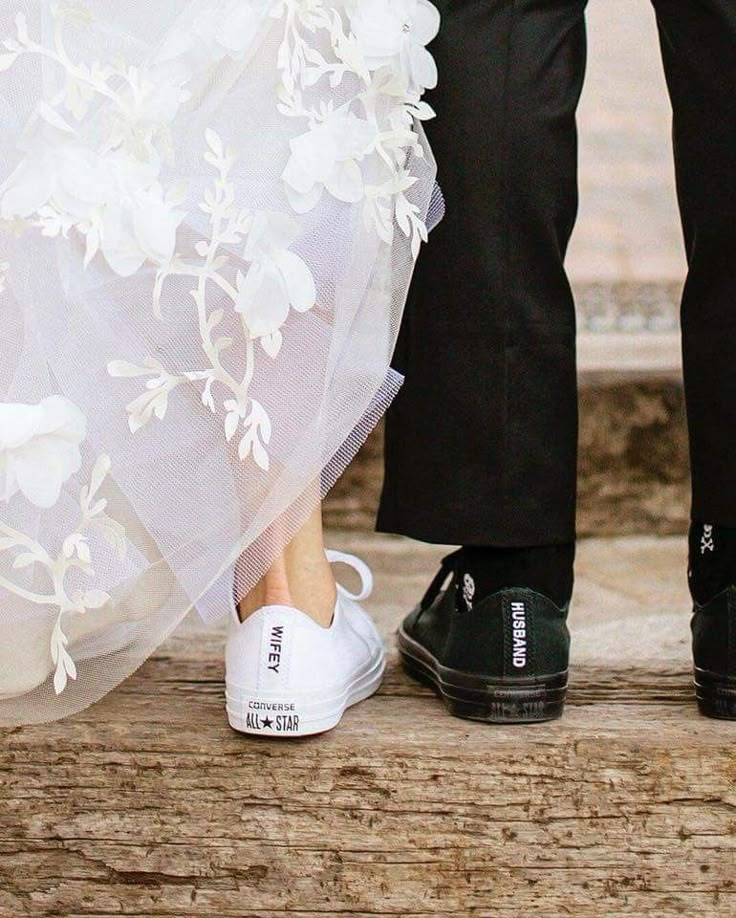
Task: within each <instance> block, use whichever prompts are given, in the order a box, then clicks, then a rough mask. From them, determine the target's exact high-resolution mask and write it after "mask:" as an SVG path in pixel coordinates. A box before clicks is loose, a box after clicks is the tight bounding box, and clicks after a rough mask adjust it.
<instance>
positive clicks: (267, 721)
mask: <svg viewBox="0 0 736 918" xmlns="http://www.w3.org/2000/svg"><path fill="white" fill-rule="evenodd" d="M261 726H262V727H273V721H272V720H271V718H270V717H264V718H263V723H262V724H261Z"/></svg>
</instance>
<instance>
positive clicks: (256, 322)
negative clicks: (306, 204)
mask: <svg viewBox="0 0 736 918" xmlns="http://www.w3.org/2000/svg"><path fill="white" fill-rule="evenodd" d="M299 232H300V228H299V224H298V223H297V222H296V220H294V219H293V218H292V217H289V216H287V215H285V214H279V213H266V212H261V213H259V214H257V215H256V216H255V218H254V220H253V226H252V228H251V231H250V233H249V235H248V242H247V245H246V248H245V254H244V258H245V260H246V261H249V262H251V266H250V268H249V270H248V273H247V274H246V275H245V276H244V275H243V274H242V272H238V277H237V288H238V299H237V302H236V304H235V308H236V310H237V311H238V312H239V313H241V314H242V315H243V317H244V319H245V322H246V325H247V326H248V329H249V331H250V333H251V335H252V336H253V337H254V338H264V337H267V336H269V335H274V334H275V333H276V332H278V330H279V329H280V328H281V326H282V325H283V324H284V322H285V321H286V318H287V316H288V314H289V308H290V307H293V308H294V309H295V310H296V311H297V312H306V311H307V310H309V309H311V308H312V307H313V306H314V304H315V302H316V299H317V291H316V287H315V283H314V278H313V277H312V272H311V271H310V270H309V267H308V266H307V264H306V262H305V261H304V259H302V258H300V257H299V256H298V255H296V254H294V252H289V251H288V249H289V246H291V245H292V243H293V242H294V241H295V240H296V239H297V237H298V236H299Z"/></svg>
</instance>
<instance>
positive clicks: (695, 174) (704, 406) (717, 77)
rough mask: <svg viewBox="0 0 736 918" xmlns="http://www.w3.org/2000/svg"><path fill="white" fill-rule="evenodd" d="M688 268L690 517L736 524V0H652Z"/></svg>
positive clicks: (685, 336) (685, 305)
mask: <svg viewBox="0 0 736 918" xmlns="http://www.w3.org/2000/svg"><path fill="white" fill-rule="evenodd" d="M654 6H655V8H656V11H657V19H658V23H659V29H660V39H661V45H662V54H663V59H664V65H665V72H666V76H667V83H668V86H669V91H670V97H671V100H672V107H673V111H674V130H673V136H674V146H675V162H676V168H677V189H678V196H679V201H680V211H681V214H682V224H683V229H684V234H685V244H686V248H687V258H688V265H689V273H688V278H687V283H686V285H685V293H684V297H683V302H682V336H683V357H684V370H685V396H686V402H687V414H688V426H689V431H690V454H691V467H692V479H693V502H692V514H693V519H696V520H701V521H704V522H706V523H711V524H720V525H723V526H729V527H736V487H735V486H734V484H735V480H736V2H734V0H655V3H654Z"/></svg>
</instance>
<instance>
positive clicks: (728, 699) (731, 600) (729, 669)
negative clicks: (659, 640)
mask: <svg viewBox="0 0 736 918" xmlns="http://www.w3.org/2000/svg"><path fill="white" fill-rule="evenodd" d="M692 633H693V659H694V662H695V697H696V698H697V700H698V707H699V708H700V712H701V713H702V714H705V715H706V716H707V717H719V718H722V719H725V720H736V586H729V587H726V589H725V590H723V591H722V592H721V593H719V594H718V595H717V596H715V597H714V598H713V599H711V600H710V601H709V602H706V603H703V604H702V605H700V604H699V603H698V602H696V603H695V606H694V609H693V618H692Z"/></svg>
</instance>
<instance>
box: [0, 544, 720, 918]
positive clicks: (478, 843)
mask: <svg viewBox="0 0 736 918" xmlns="http://www.w3.org/2000/svg"><path fill="white" fill-rule="evenodd" d="M341 544H342V547H346V548H353V549H354V548H357V549H358V550H361V551H362V552H363V554H367V555H368V556H369V560H371V562H372V563H373V565H374V567H375V568H376V569H377V572H378V574H379V577H380V581H379V590H378V593H377V596H376V601H375V603H374V605H373V610H374V611H375V612H376V614H377V616H378V618H379V620H380V622H381V624H382V627H383V628H384V631H385V632H386V633H387V634H388V633H390V632H391V631H392V630H393V628H394V627H395V624H396V622H397V620H398V618H399V617H400V614H401V611H402V606H404V605H405V604H407V603H408V602H409V600H410V597H413V596H414V595H415V594H416V593H418V592H419V589H420V585H421V584H422V583H423V582H424V581H425V580H426V579H427V575H428V574H429V572H430V571H431V567H432V564H433V563H434V560H435V559H436V557H437V554H438V552H437V551H435V550H432V549H423V550H409V549H408V548H407V546H406V544H405V543H403V542H400V541H392V540H382V541H380V542H378V543H375V544H374V547H373V548H370V549H369V544H370V543H368V542H365V541H364V540H361V539H356V538H355V537H353V538H347V539H346V538H343V539H342V540H341ZM682 561H683V557H682V546H681V544H680V543H679V542H676V543H674V542H671V541H662V540H659V541H651V542H647V541H643V540H636V541H632V540H626V541H619V542H596V543H589V544H587V545H584V546H583V547H582V549H581V552H580V559H579V565H578V577H579V589H578V603H577V607H576V611H575V615H574V618H573V630H574V632H575V637H576V639H577V640H576V654H575V665H576V673H575V679H574V685H573V688H572V690H571V697H570V704H569V707H568V711H567V713H566V716H565V718H564V719H563V720H562V721H561V722H557V723H553V724H547V725H540V726H535V727H521V728H519V727H517V728H494V727H485V726H478V725H473V724H469V723H467V722H464V721H460V720H455V719H452V718H450V717H448V716H447V715H446V714H445V713H444V710H443V709H442V707H441V706H440V705H439V703H438V702H437V701H436V700H435V698H434V697H433V696H432V695H430V694H429V693H428V692H426V691H425V690H423V689H421V688H418V687H417V686H415V684H414V683H412V682H410V681H409V680H408V679H407V678H406V677H405V676H404V675H403V674H402V673H401V672H400V671H399V670H398V668H397V667H396V666H395V665H393V666H392V667H391V669H390V670H389V673H388V677H387V679H386V682H385V685H384V687H383V690H382V692H381V693H380V695H379V696H377V697H375V698H374V699H371V700H370V701H368V702H366V703H365V704H363V705H361V706H359V707H358V708H356V709H355V710H354V711H352V712H350V713H349V714H348V715H347V716H346V718H345V720H344V722H343V724H342V726H341V728H340V729H338V730H336V731H334V732H333V733H331V734H329V735H327V736H324V737H321V738H317V739H312V740H304V741H300V742H291V743H283V742H281V743H280V742H276V741H269V740H251V739H246V738H244V737H241V736H238V735H237V734H235V733H232V732H231V731H230V730H229V728H228V726H227V723H226V721H225V718H224V713H223V706H222V684H221V682H222V664H221V662H220V655H221V638H220V637H219V636H218V635H217V634H214V635H213V634H206V635H204V634H201V633H198V632H196V631H190V633H189V634H188V635H186V634H184V635H181V636H179V637H175V638H174V639H173V641H171V642H170V643H169V644H168V645H167V647H166V648H164V649H163V650H162V651H161V652H160V653H159V654H158V656H157V657H156V658H155V659H153V660H152V661H150V662H149V663H148V664H147V665H146V666H145V667H144V668H143V669H142V670H141V671H140V672H139V673H138V674H137V675H136V676H135V677H133V678H132V679H130V680H129V681H128V683H127V684H126V685H124V686H122V687H121V688H120V689H119V690H118V691H116V692H114V693H113V694H112V695H111V696H109V697H108V698H107V699H106V700H105V701H103V702H102V703H100V704H98V705H97V706H95V707H93V708H92V709H90V710H89V711H87V712H84V713H83V714H81V715H79V716H77V717H76V718H74V719H73V720H70V721H68V722H64V723H61V724H52V725H48V726H44V727H34V728H24V729H18V730H13V731H5V732H4V733H0V795H1V799H2V806H1V807H0V914H1V915H2V916H3V918H4V916H13V918H15V916H25V915H33V916H42V915H43V916H45V915H63V916H103V915H104V916H108V915H137V916H144V915H145V916H176V918H180V916H189V915H192V916H212V918H215V916H217V918H230V916H264V918H265V916H277V915H284V916H287V915H299V916H301V918H307V916H316V915H323V916H324V915H327V916H333V918H337V916H343V918H344V916H348V915H350V916H366V918H369V916H386V915H394V916H412V918H429V916H461V915H468V916H485V918H506V916H509V918H512V916H513V918H521V916H544V918H557V916H561V915H572V916H576V918H578V916H579V918H588V916H591V918H592V916H595V918H599V916H600V918H603V916H605V918H617V916H640V915H656V916H658V918H670V916H676V915H678V916H679V915H691V914H693V913H697V914H700V915H704V916H732V915H734V914H736V875H735V874H734V864H735V863H736V750H735V749H734V741H736V727H735V726H734V725H732V724H721V723H715V722H711V721H707V720H705V719H703V718H700V717H699V716H698V714H697V713H696V711H695V708H694V705H693V701H692V693H691V689H690V676H689V672H688V669H689V664H688V658H687V633H686V631H687V606H686V596H685V594H684V592H683V588H682V580H683V577H682V570H681V567H682ZM624 572H626V573H627V576H626V577H623V576H622V573H624ZM193 635H197V636H196V640H194V639H193ZM657 638H658V640H657ZM655 641H656V644H655Z"/></svg>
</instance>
